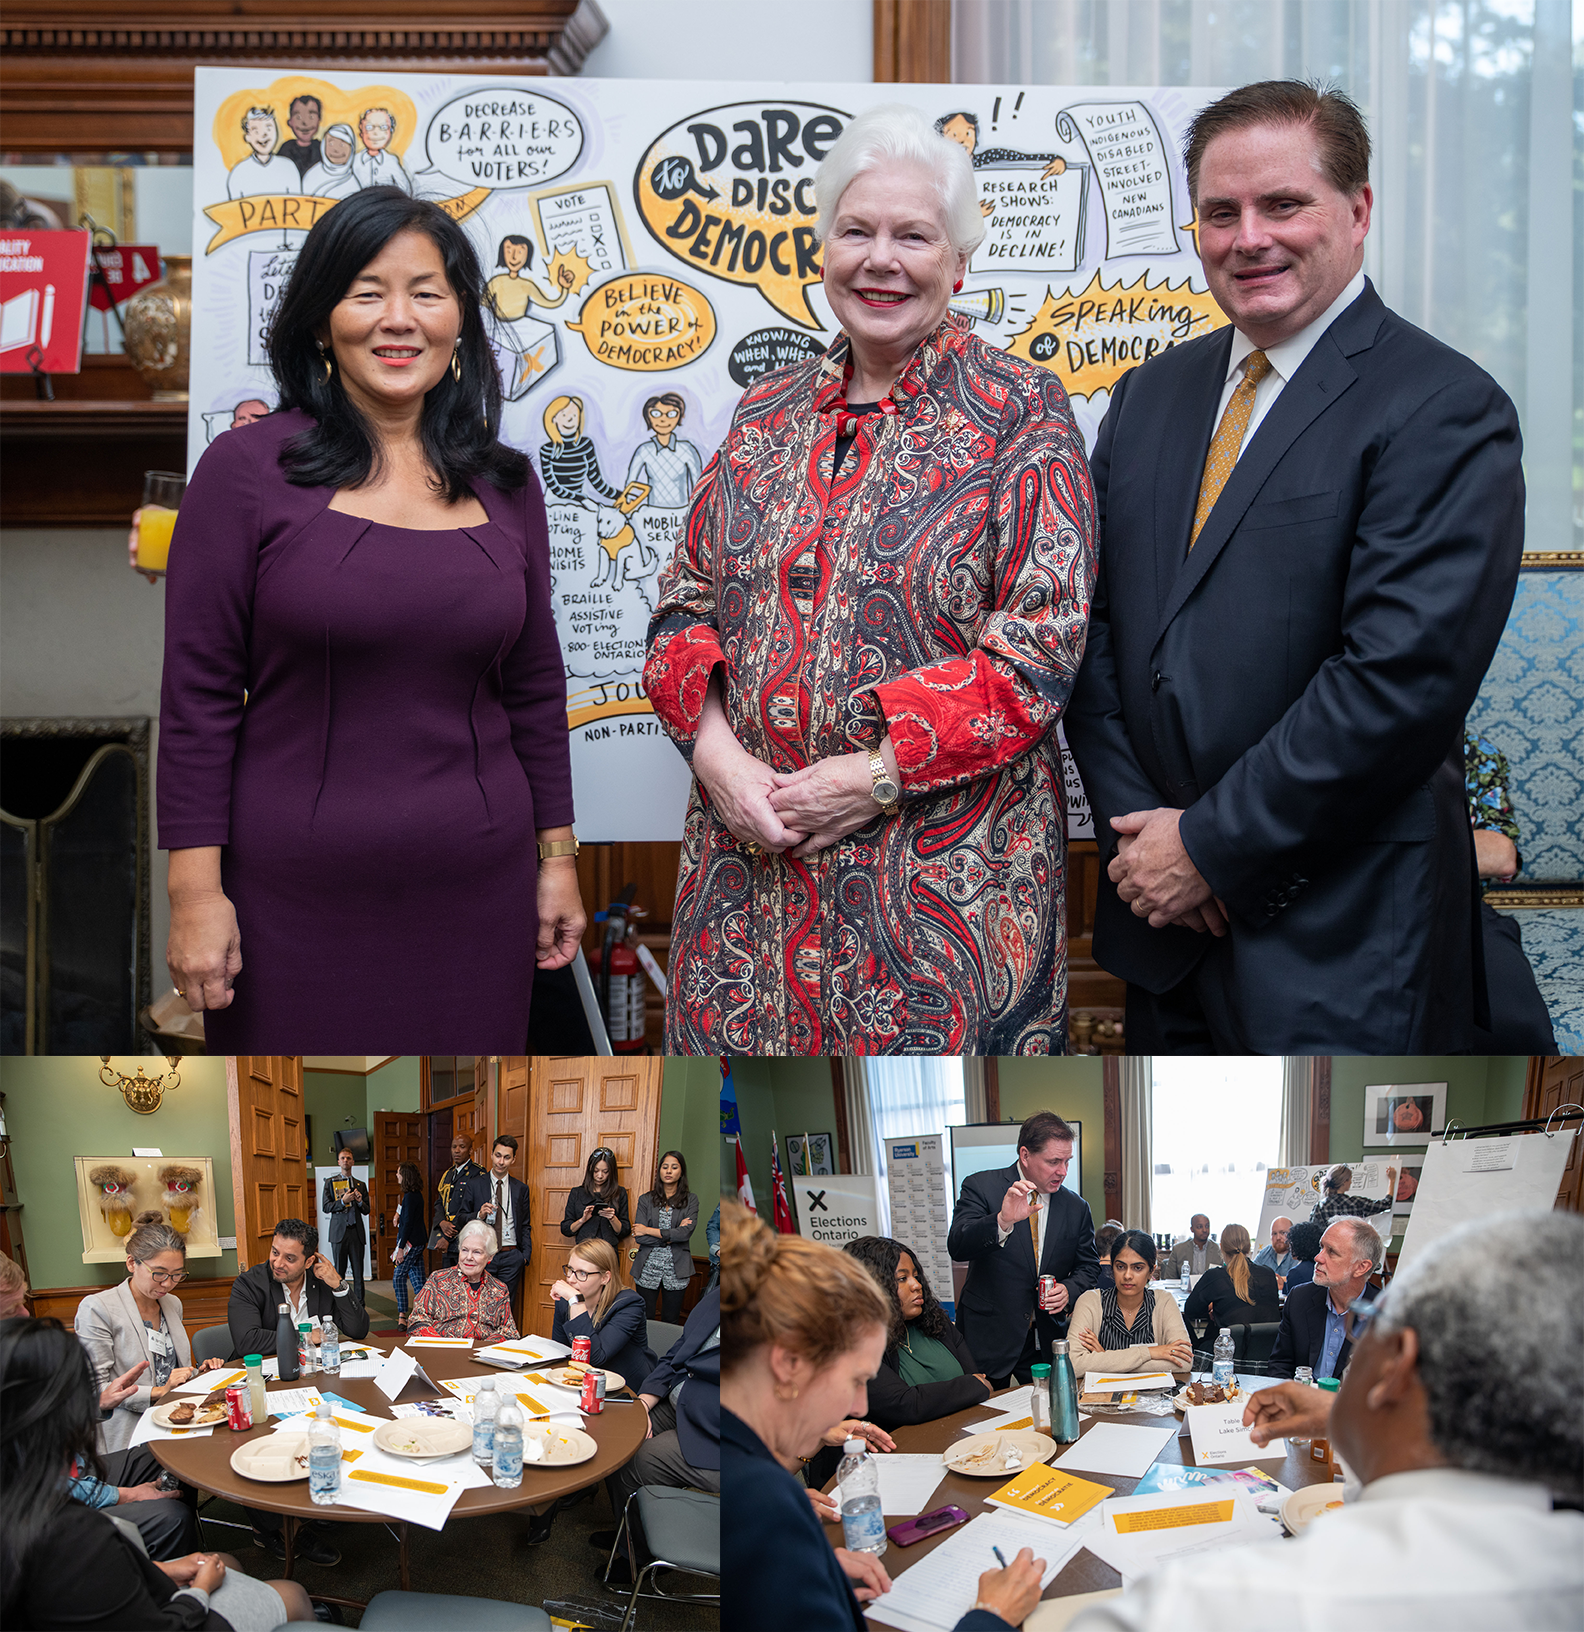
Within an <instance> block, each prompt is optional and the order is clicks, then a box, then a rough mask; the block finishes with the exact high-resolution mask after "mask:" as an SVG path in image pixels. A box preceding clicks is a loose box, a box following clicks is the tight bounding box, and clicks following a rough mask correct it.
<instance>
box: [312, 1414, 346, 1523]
mask: <svg viewBox="0 0 1584 1632" xmlns="http://www.w3.org/2000/svg"><path fill="white" fill-rule="evenodd" d="M340 1490H341V1430H340V1429H339V1428H338V1427H337V1426H336V1422H335V1418H334V1417H332V1416H331V1415H330V1402H329V1401H328V1400H320V1402H319V1406H318V1409H317V1410H316V1411H315V1413H314V1420H313V1426H312V1427H311V1428H310V1429H309V1430H308V1494H309V1495H310V1496H311V1497H313V1499H314V1500H315V1501H316V1502H318V1503H319V1505H320V1506H321V1507H328V1506H330V1505H331V1504H332V1503H333V1502H334V1501H335V1499H336V1497H337V1495H339V1494H340Z"/></svg>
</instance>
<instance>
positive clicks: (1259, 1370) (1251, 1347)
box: [1237, 1320, 1281, 1377]
mask: <svg viewBox="0 0 1584 1632" xmlns="http://www.w3.org/2000/svg"><path fill="white" fill-rule="evenodd" d="M1237 1329H1238V1330H1239V1331H1240V1332H1242V1333H1244V1334H1245V1335H1244V1342H1243V1347H1242V1348H1241V1349H1240V1350H1239V1351H1238V1370H1239V1371H1247V1372H1251V1373H1253V1375H1254V1376H1256V1377H1263V1376H1265V1374H1266V1369H1267V1367H1268V1366H1269V1365H1270V1357H1271V1350H1272V1349H1273V1348H1275V1347H1276V1334H1277V1333H1278V1332H1279V1331H1280V1330H1281V1322H1280V1321H1279V1320H1262V1321H1256V1322H1255V1323H1254V1324H1253V1325H1251V1326H1240V1327H1238V1328H1237Z"/></svg>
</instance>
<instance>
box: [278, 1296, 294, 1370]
mask: <svg viewBox="0 0 1584 1632" xmlns="http://www.w3.org/2000/svg"><path fill="white" fill-rule="evenodd" d="M275 1367H276V1372H277V1375H278V1376H279V1377H280V1380H281V1381H282V1382H283V1383H294V1382H296V1381H297V1378H298V1375H299V1370H298V1365H297V1328H296V1327H295V1326H293V1325H292V1318H291V1305H290V1304H286V1303H283V1304H282V1305H281V1306H280V1308H279V1310H278V1311H277V1312H276V1315H275Z"/></svg>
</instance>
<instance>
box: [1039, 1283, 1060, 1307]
mask: <svg viewBox="0 0 1584 1632" xmlns="http://www.w3.org/2000/svg"><path fill="white" fill-rule="evenodd" d="M1055 1296H1056V1277H1055V1276H1054V1275H1041V1276H1040V1278H1039V1301H1040V1308H1041V1309H1049V1308H1050V1302H1051V1299H1052V1298H1054V1297H1055Z"/></svg>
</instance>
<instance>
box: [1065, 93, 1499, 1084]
mask: <svg viewBox="0 0 1584 1632" xmlns="http://www.w3.org/2000/svg"><path fill="white" fill-rule="evenodd" d="M1187 158H1188V178H1189V191H1190V195H1191V196H1192V197H1193V199H1194V201H1195V204H1196V207H1197V211H1198V221H1199V243H1200V252H1201V256H1202V259H1203V263H1204V270H1205V276H1206V278H1207V279H1208V280H1209V284H1210V290H1211V293H1212V294H1213V295H1214V296H1215V299H1216V302H1217V304H1218V305H1219V306H1220V307H1221V309H1222V310H1223V311H1224V312H1225V313H1226V314H1227V316H1228V317H1229V318H1230V319H1231V321H1232V327H1230V328H1222V329H1219V330H1216V331H1215V332H1214V333H1211V334H1208V335H1205V336H1202V337H1201V338H1198V339H1194V340H1190V341H1187V342H1186V343H1184V344H1182V345H1179V346H1175V347H1172V348H1170V349H1168V350H1166V351H1165V352H1163V353H1162V354H1161V355H1159V356H1157V357H1155V358H1153V359H1151V360H1150V361H1148V362H1146V363H1144V364H1143V365H1142V366H1141V367H1139V368H1136V369H1134V370H1133V371H1132V372H1131V373H1129V374H1126V375H1124V376H1123V377H1122V379H1121V380H1119V381H1118V383H1117V385H1116V387H1115V388H1114V390H1113V391H1112V395H1111V403H1110V407H1109V410H1108V412H1107V414H1106V418H1105V422H1104V424H1103V425H1102V426H1101V429H1100V436H1099V440H1098V442H1097V444H1096V446H1095V451H1094V457H1093V460H1092V467H1093V474H1094V485H1095V495H1096V502H1097V505H1098V511H1099V518H1100V531H1101V542H1100V572H1099V580H1098V584H1097V589H1096V595H1095V602H1094V607H1093V611H1092V615H1091V618H1090V623H1089V631H1088V637H1087V646H1086V650H1085V654H1084V660H1083V665H1082V667H1081V670H1080V672H1079V676H1078V681H1077V684H1076V686H1075V688H1074V692H1073V697H1072V702H1071V706H1070V707H1069V709H1068V712H1067V715H1066V722H1065V723H1066V733H1067V741H1068V743H1069V744H1070V745H1071V747H1072V750H1073V753H1074V755H1075V757H1076V759H1077V763H1078V769H1079V772H1080V774H1081V776H1082V778H1083V783H1084V787H1085V789H1086V790H1087V792H1088V795H1089V800H1090V803H1091V805H1092V806H1093V808H1094V812H1095V826H1096V829H1097V832H1098V834H1099V835H1100V842H1101V845H1102V850H1103V854H1104V857H1105V859H1106V861H1107V867H1106V869H1105V871H1104V873H1103V875H1102V878H1101V881H1100V893H1099V902H1098V906H1097V909H1096V918H1095V930H1094V955H1095V958H1096V960H1097V961H1098V962H1099V963H1100V964H1101V965H1102V966H1103V967H1105V968H1106V969H1108V970H1110V971H1111V972H1112V973H1114V974H1118V975H1121V976H1123V977H1124V978H1125V979H1126V980H1127V982H1128V996H1127V1038H1128V1047H1129V1048H1130V1049H1131V1050H1134V1051H1136V1052H1138V1053H1232V1052H1256V1053H1272V1054H1280V1053H1330V1052H1333V1051H1346V1052H1349V1053H1364V1054H1369V1053H1379V1054H1396V1053H1403V1054H1420V1053H1432V1052H1434V1053H1440V1052H1452V1051H1457V1050H1466V1049H1468V1048H1469V1047H1471V1046H1472V1027H1473V1025H1474V1022H1475V1020H1476V1018H1477V1017H1479V1016H1482V1015H1483V1014H1484V1013H1485V1012H1486V1011H1485V983H1484V975H1483V959H1482V955H1481V952H1480V931H1479V914H1478V899H1477V894H1476V890H1475V867H1474V850H1473V841H1472V839H1471V838H1470V835H1469V830H1468V820H1467V815H1466V811H1465V808H1464V805H1463V797H1462V795H1463V779H1462V770H1463V766H1462V748H1461V738H1462V728H1463V717H1464V715H1465V714H1466V712H1467V711H1468V708H1469V705H1470V704H1471V703H1472V702H1473V700H1474V696H1475V693H1476V692H1477V690H1478V689H1479V684H1480V681H1481V679H1482V678H1483V676H1484V674H1485V670H1486V667H1487V665H1488V664H1489V662H1490V659H1491V655H1492V653H1493V652H1494V651H1495V649H1496V643H1497V640H1498V638H1499V637H1500V635H1501V632H1502V628H1503V626H1504V624H1505V622H1506V618H1507V613H1508V609H1509V607H1510V605H1511V602H1512V595H1513V589H1514V586H1515V584H1516V582H1517V573H1518V567H1519V561H1520V558H1521V554H1522V549H1523V514H1524V492H1523V477H1522V474H1521V470H1520V465H1519V456H1520V443H1519V435H1518V419H1517V415H1516V413H1515V412H1514V409H1513V405H1512V403H1511V402H1510V401H1509V400H1508V399H1507V396H1506V395H1505V393H1504V392H1503V391H1502V390H1501V388H1500V387H1499V386H1498V385H1497V384H1496V383H1495V381H1493V380H1492V379H1491V378H1490V377H1489V376H1488V375H1486V374H1484V373H1483V372H1482V371H1481V370H1480V369H1478V368H1477V367H1475V365H1474V364H1473V363H1471V362H1470V361H1469V360H1468V359H1467V358H1465V357H1462V356H1459V355H1458V354H1457V353H1456V352H1454V351H1451V350H1450V349H1448V348H1447V347H1446V346H1443V345H1441V344H1440V343H1439V342H1437V341H1435V340H1433V339H1431V338H1430V336H1428V335H1426V334H1424V333H1422V332H1421V331H1419V330H1418V329H1415V328H1413V327H1412V326H1411V325H1409V324H1407V323H1405V322H1403V320H1402V319H1401V318H1399V317H1397V316H1396V315H1395V314H1394V313H1392V312H1390V311H1388V310H1387V309H1386V307H1385V306H1384V305H1383V304H1382V303H1381V300H1380V297H1379V296H1378V295H1377V294H1376V293H1375V290H1374V288H1373V287H1372V286H1371V284H1370V283H1369V281H1368V279H1366V278H1365V277H1364V275H1363V271H1362V264H1363V255H1364V239H1365V235H1366V234H1367V232H1368V230H1369V224H1370V210H1371V205H1372V196H1371V193H1370V188H1369V185H1368V175H1369V137H1368V134H1367V133H1366V131H1365V129H1364V125H1363V121H1362V119H1361V118H1360V117H1359V115H1358V111H1357V109H1356V108H1354V107H1353V105H1352V104H1351V103H1350V102H1348V101H1347V100H1346V98H1344V97H1340V96H1337V95H1335V94H1331V93H1325V94H1321V93H1318V92H1316V91H1314V90H1313V89H1311V88H1310V87H1308V86H1305V85H1301V84H1297V83H1294V82H1286V81H1281V82H1270V83H1267V84H1262V85H1251V86H1245V87H1244V88H1243V89H1241V90H1238V91H1234V92H1232V93H1230V94H1229V95H1228V96H1226V97H1223V98H1222V99H1221V100H1220V101H1219V102H1216V103H1213V104H1211V106H1210V107H1208V108H1206V109H1204V110H1203V111H1202V112H1201V113H1200V114H1199V115H1198V116H1197V118H1196V119H1195V121H1194V124H1193V126H1192V129H1191V131H1190V136H1189V142H1188V151H1187Z"/></svg>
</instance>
